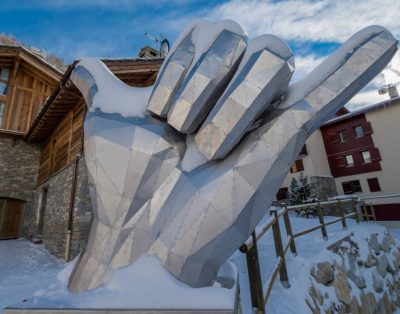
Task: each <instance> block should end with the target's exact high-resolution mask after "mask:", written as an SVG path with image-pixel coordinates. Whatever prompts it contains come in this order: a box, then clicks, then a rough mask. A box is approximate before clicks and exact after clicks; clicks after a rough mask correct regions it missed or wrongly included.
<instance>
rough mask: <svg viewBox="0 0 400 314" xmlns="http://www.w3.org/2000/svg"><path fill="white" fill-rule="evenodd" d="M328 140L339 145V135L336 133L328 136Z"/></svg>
mask: <svg viewBox="0 0 400 314" xmlns="http://www.w3.org/2000/svg"><path fill="white" fill-rule="evenodd" d="M329 139H330V141H331V143H333V144H334V143H339V134H337V133H333V134H330V135H329Z"/></svg>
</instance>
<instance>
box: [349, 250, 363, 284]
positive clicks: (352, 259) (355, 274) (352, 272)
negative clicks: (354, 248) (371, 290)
mask: <svg viewBox="0 0 400 314" xmlns="http://www.w3.org/2000/svg"><path fill="white" fill-rule="evenodd" d="M347 256H348V258H349V265H350V269H348V270H346V274H347V277H349V279H350V280H351V281H353V282H354V283H355V284H356V286H357V287H358V288H359V289H363V288H365V286H366V283H365V279H364V277H363V275H362V273H361V272H360V269H359V267H358V266H357V264H356V261H357V256H356V255H355V254H351V253H350V254H348V255H347Z"/></svg>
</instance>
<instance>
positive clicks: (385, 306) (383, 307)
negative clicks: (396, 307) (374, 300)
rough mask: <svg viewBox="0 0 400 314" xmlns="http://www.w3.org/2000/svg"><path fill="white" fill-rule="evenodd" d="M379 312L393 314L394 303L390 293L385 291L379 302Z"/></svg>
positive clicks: (380, 313)
mask: <svg viewBox="0 0 400 314" xmlns="http://www.w3.org/2000/svg"><path fill="white" fill-rule="evenodd" d="M377 313H379V314H392V313H393V309H392V304H391V302H390V299H389V296H388V294H387V293H386V292H385V293H384V294H383V297H382V299H381V300H380V301H379V303H378V309H377Z"/></svg>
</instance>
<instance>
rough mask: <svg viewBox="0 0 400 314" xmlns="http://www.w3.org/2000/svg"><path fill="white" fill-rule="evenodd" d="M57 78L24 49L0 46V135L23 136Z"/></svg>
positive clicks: (53, 70) (31, 53) (55, 73)
mask: <svg viewBox="0 0 400 314" xmlns="http://www.w3.org/2000/svg"><path fill="white" fill-rule="evenodd" d="M61 77H62V73H61V72H60V71H59V70H58V69H56V68H55V67H53V66H52V65H50V64H49V63H47V62H46V61H45V60H43V59H42V58H40V57H38V56H36V55H35V54H34V53H33V52H31V51H29V50H28V49H26V48H24V47H21V46H9V45H0V132H1V133H10V134H15V135H23V134H25V133H26V132H27V131H28V129H29V127H30V126H31V123H32V121H33V120H34V119H35V117H36V115H37V113H38V112H39V110H40V108H41V107H42V105H43V103H44V101H45V100H46V98H47V97H48V96H49V95H50V94H51V93H52V91H53V89H54V88H55V86H56V85H57V84H58V82H59V80H60V79H61Z"/></svg>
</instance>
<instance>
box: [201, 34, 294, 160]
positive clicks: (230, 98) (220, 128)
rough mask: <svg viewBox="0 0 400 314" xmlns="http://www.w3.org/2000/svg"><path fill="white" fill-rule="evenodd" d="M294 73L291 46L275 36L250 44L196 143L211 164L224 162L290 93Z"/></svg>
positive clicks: (267, 36)
mask: <svg viewBox="0 0 400 314" xmlns="http://www.w3.org/2000/svg"><path fill="white" fill-rule="evenodd" d="M293 71H294V57H293V55H292V51H291V50H290V48H289V46H288V45H287V44H286V42H284V41H283V40H281V39H280V38H278V37H276V36H273V35H263V36H260V37H257V38H255V39H253V40H252V41H250V43H249V45H248V47H247V49H246V52H245V54H244V56H243V59H242V61H241V63H240V66H239V69H238V70H237V71H236V74H235V76H234V77H233V79H232V80H231V82H230V83H229V85H228V87H227V88H226V90H225V92H224V94H223V95H222V96H221V98H220V99H219V100H218V102H217V104H216V105H215V107H214V108H213V109H212V111H211V113H210V114H209V115H208V117H207V119H206V121H205V122H204V123H203V125H202V127H201V129H200V131H199V132H198V133H197V135H196V137H195V140H196V145H197V147H198V149H199V150H200V152H201V153H202V154H203V155H204V156H206V157H207V158H208V159H209V160H211V159H220V158H224V157H225V156H226V155H227V154H228V153H229V152H230V151H231V150H232V148H233V147H234V146H235V145H236V144H237V143H238V142H239V141H240V140H241V138H242V137H243V135H244V134H245V133H246V131H247V130H248V129H249V127H251V125H252V124H253V122H254V121H255V119H256V118H257V117H258V116H259V115H260V114H261V113H262V112H264V111H266V110H267V109H268V107H270V105H271V104H272V103H273V101H274V100H276V99H278V98H281V97H282V96H283V95H284V94H285V93H286V91H287V87H288V84H289V81H290V79H291V77H292V74H293Z"/></svg>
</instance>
